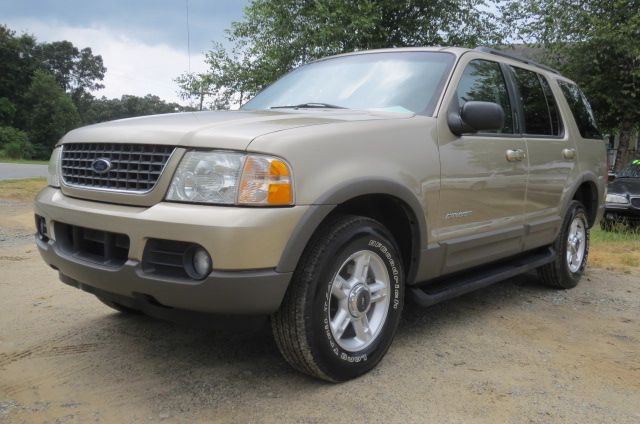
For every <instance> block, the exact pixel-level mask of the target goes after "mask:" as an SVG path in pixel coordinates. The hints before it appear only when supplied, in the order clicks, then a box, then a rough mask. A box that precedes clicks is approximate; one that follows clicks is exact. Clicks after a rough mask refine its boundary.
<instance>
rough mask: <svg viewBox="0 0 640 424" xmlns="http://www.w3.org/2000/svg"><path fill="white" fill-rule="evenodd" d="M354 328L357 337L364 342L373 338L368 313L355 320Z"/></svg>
mask: <svg viewBox="0 0 640 424" xmlns="http://www.w3.org/2000/svg"><path fill="white" fill-rule="evenodd" d="M353 329H354V330H355V332H356V337H357V338H359V339H360V340H362V341H363V342H367V341H369V339H370V338H371V330H370V329H369V319H368V318H367V316H366V315H363V316H362V317H361V318H360V319H354V320H353Z"/></svg>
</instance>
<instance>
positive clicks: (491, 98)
mask: <svg viewBox="0 0 640 424" xmlns="http://www.w3.org/2000/svg"><path fill="white" fill-rule="evenodd" d="M457 94H458V103H459V104H460V107H462V106H464V104H465V103H466V102H469V101H482V102H494V103H497V104H499V105H500V106H502V109H503V110H504V127H502V129H501V130H498V131H486V132H498V133H508V134H512V133H513V115H512V113H511V103H510V102H509V94H508V92H507V84H506V83H505V81H504V76H503V75H502V71H501V70H500V65H498V64H497V63H496V62H490V61H488V60H472V61H471V62H469V64H468V65H467V67H466V68H465V70H464V73H463V74H462V78H461V79H460V83H459V84H458V91H457Z"/></svg>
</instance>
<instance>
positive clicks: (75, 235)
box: [54, 222, 129, 267]
mask: <svg viewBox="0 0 640 424" xmlns="http://www.w3.org/2000/svg"><path fill="white" fill-rule="evenodd" d="M54 232H55V234H56V243H57V245H58V247H59V248H60V250H62V251H63V252H65V253H67V254H69V255H72V256H76V257H79V258H82V259H85V260H88V261H91V262H96V263H99V264H102V265H106V266H113V267H118V266H122V265H124V263H125V262H126V261H127V257H128V256H129V237H128V236H127V235H126V234H119V233H111V232H109V231H101V230H94V229H91V228H85V227H79V226H77V225H69V224H63V223H62V222H56V223H55V224H54Z"/></svg>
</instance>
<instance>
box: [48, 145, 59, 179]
mask: <svg viewBox="0 0 640 424" xmlns="http://www.w3.org/2000/svg"><path fill="white" fill-rule="evenodd" d="M61 159H62V147H56V148H55V149H53V152H52V153H51V159H49V175H48V176H47V183H48V184H49V185H50V186H51V187H60V161H61Z"/></svg>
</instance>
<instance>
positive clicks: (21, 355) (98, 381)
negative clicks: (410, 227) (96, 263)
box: [0, 201, 640, 424]
mask: <svg viewBox="0 0 640 424" xmlns="http://www.w3.org/2000/svg"><path fill="white" fill-rule="evenodd" d="M31 222H32V217H31V212H30V209H29V205H28V204H26V203H21V202H18V201H0V240H1V241H0V243H1V245H0V422H3V423H4V422H7V423H23V422H24V423H90V422H95V423H111V422H113V423H138V422H159V421H162V422H168V423H172V422H177V423H192V422H220V423H227V422H232V423H235V422H237V423H248V422H251V423H289V422H298V423H323V424H324V423H334V422H335V423H362V422H381V423H388V422H393V423H395V422H399V423H430V422H433V423H449V422H452V423H469V422H486V423H506V422H508V423H614V422H615V423H638V422H640V276H639V275H633V274H624V273H617V272H614V271H607V270H603V269H590V270H589V271H588V273H587V276H586V278H585V279H584V280H583V282H582V283H581V285H580V286H578V288H576V289H574V290H570V291H565V292H558V291H553V290H549V289H546V288H543V287H540V286H539V285H537V281H536V279H535V276H534V275H526V276H523V277H521V278H518V279H514V280H511V281H507V282H505V283H502V284H498V285H495V286H493V287H490V288H488V289H485V290H482V291H479V292H476V293H472V294H470V295H467V296H464V297H462V298H459V299H456V300H453V301H449V302H446V303H444V304H441V305H437V306H435V307H432V308H430V309H426V310H422V309H419V308H417V307H413V306H409V307H408V308H407V310H406V313H405V316H404V319H403V322H402V323H401V325H400V330H399V334H398V336H397V337H396V340H395V342H394V344H393V346H392V348H391V350H390V351H389V354H388V355H387V357H386V358H385V359H384V360H383V362H382V363H381V364H380V366H379V367H378V368H377V369H376V370H374V371H373V372H372V373H370V374H368V375H366V376H364V377H362V378H360V379H358V380H356V381H351V382H348V383H345V384H341V385H331V384H326V383H323V382H319V381H315V380H312V379H310V378H307V377H305V376H303V375H301V374H298V373H296V372H295V371H293V370H292V369H290V368H289V366H288V365H287V364H286V363H285V362H284V361H283V360H282V359H281V357H280V356H279V354H278V351H277V349H276V346H275V344H274V342H273V341H272V339H271V335H270V333H269V330H268V329H263V330H260V331H257V332H253V333H246V332H245V333H237V334H236V333H233V332H229V333H220V332H212V331H207V330H198V329H190V328H184V327H180V326H176V325H172V324H168V323H164V322H159V321H154V320H151V319H148V318H145V317H135V316H134V317H131V316H123V315H120V314H118V313H115V312H113V311H111V310H110V309H108V308H107V307H106V306H103V305H102V304H101V303H99V302H98V301H97V300H96V299H94V298H93V297H92V296H90V295H88V294H86V293H83V292H80V291H79V290H76V289H74V288H71V287H68V286H66V285H64V284H62V283H59V282H58V281H57V276H56V273H55V272H54V271H53V270H51V269H49V268H47V267H46V266H45V265H44V264H43V263H42V261H41V260H40V258H39V256H38V253H37V252H36V250H35V248H34V246H33V244H32V243H31V240H30V237H29V233H30V232H31V231H32V230H31V225H32V224H31Z"/></svg>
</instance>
